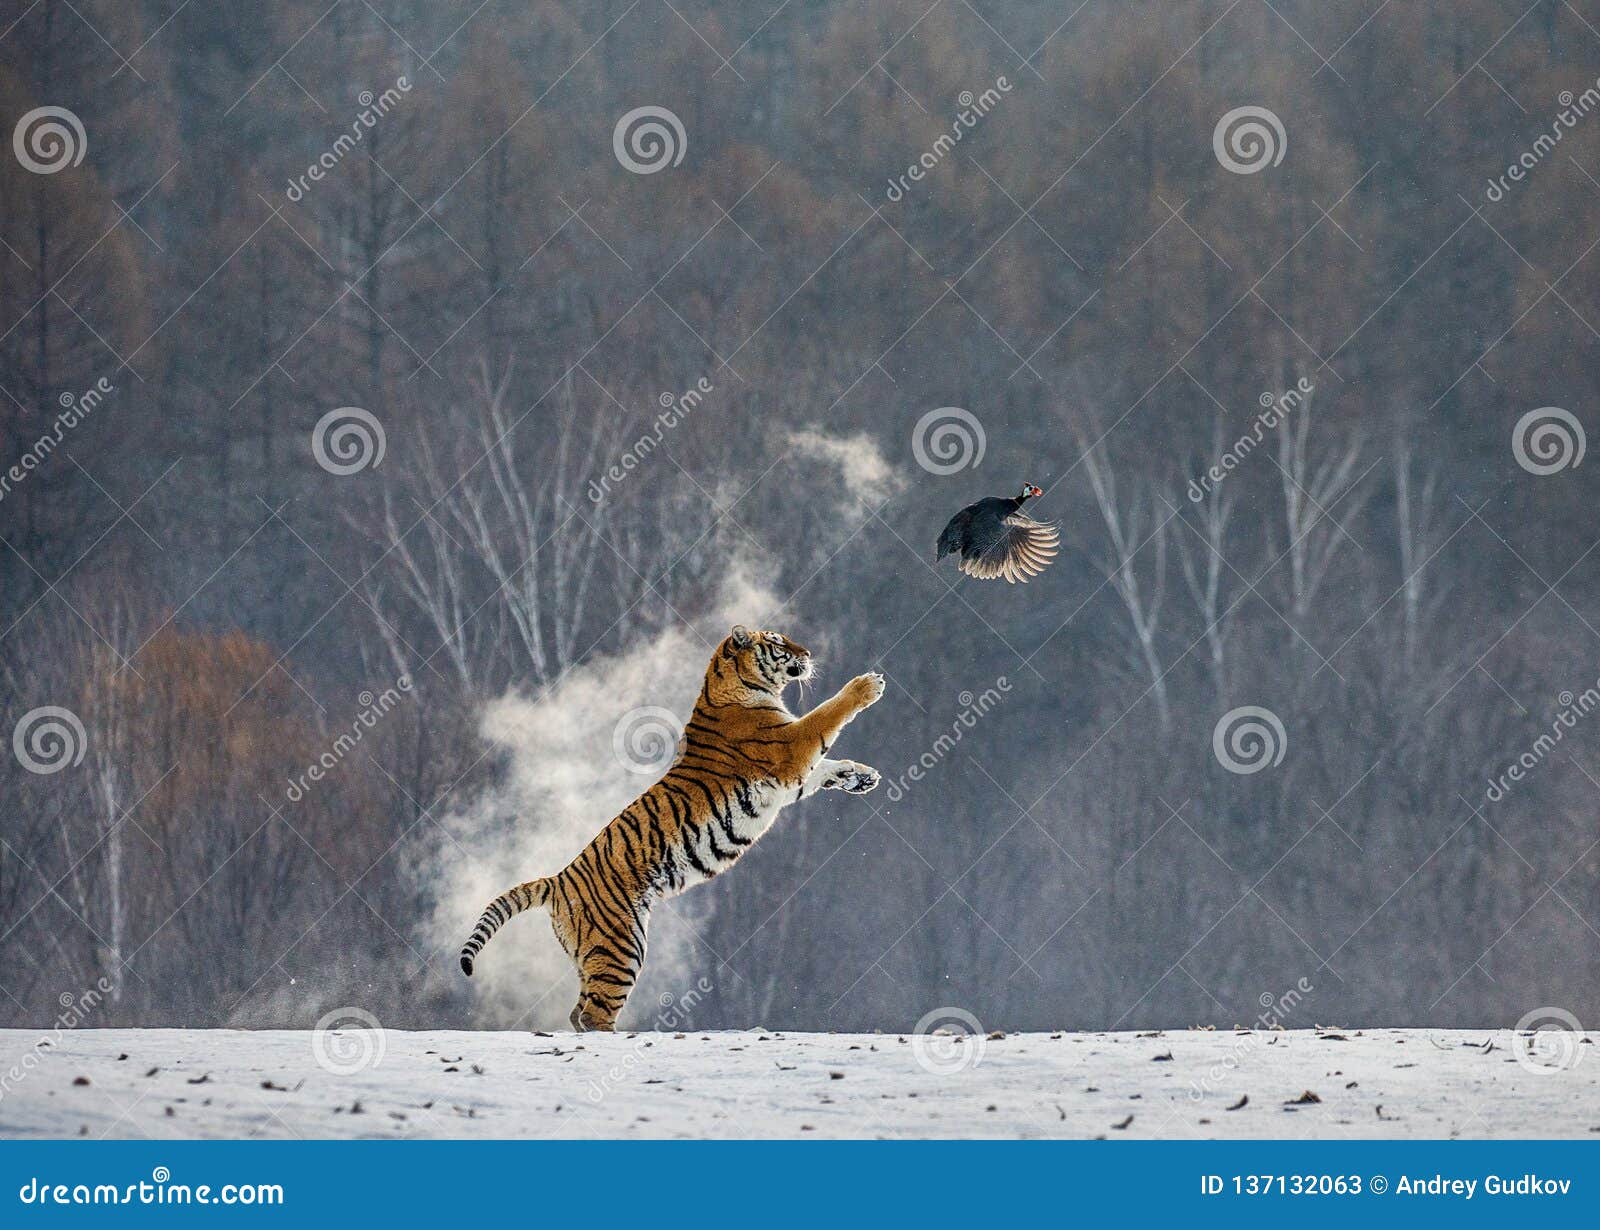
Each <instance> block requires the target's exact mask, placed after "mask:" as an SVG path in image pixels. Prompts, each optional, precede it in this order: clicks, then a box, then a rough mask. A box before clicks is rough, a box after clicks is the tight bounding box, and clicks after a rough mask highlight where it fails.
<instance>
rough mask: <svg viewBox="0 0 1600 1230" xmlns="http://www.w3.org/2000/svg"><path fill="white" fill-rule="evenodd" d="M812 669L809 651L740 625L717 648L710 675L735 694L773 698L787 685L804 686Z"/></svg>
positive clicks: (776, 634)
mask: <svg viewBox="0 0 1600 1230" xmlns="http://www.w3.org/2000/svg"><path fill="white" fill-rule="evenodd" d="M813 669H814V667H813V664H812V659H811V651H810V650H808V649H807V648H806V647H805V646H804V645H798V644H796V643H795V642H794V641H791V640H790V639H789V638H788V637H786V636H784V635H783V633H781V632H760V631H757V632H752V631H751V630H750V629H749V628H746V627H745V626H744V625H743V624H735V625H734V627H733V631H732V632H730V633H728V635H727V636H726V637H725V638H724V639H723V642H722V644H721V645H719V646H717V652H716V655H715V656H714V657H713V658H712V673H713V674H714V675H716V676H718V677H719V678H720V682H721V683H722V685H723V686H724V688H725V689H726V690H727V691H729V692H731V693H736V692H738V691H740V690H741V689H742V690H744V691H747V692H751V693H764V694H766V695H773V696H775V695H777V694H778V693H780V692H782V691H783V689H784V688H786V687H788V686H789V685H790V684H791V683H804V682H805V681H806V680H807V679H810V678H811V674H812V671H813Z"/></svg>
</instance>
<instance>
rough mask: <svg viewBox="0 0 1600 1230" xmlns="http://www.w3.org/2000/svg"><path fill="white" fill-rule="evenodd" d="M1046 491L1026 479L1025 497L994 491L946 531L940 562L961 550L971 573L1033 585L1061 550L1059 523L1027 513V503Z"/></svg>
mask: <svg viewBox="0 0 1600 1230" xmlns="http://www.w3.org/2000/svg"><path fill="white" fill-rule="evenodd" d="M1043 494H1044V492H1043V491H1041V490H1039V488H1037V487H1035V486H1034V485H1033V484H1032V483H1024V484H1023V486H1022V494H1021V495H1016V496H1012V497H1010V498H1007V497H1005V496H999V495H991V496H989V497H988V498H987V499H982V500H979V501H978V502H977V503H976V504H968V505H967V506H966V507H965V508H963V509H962V510H961V511H960V512H958V513H957V514H956V515H955V516H953V517H951V518H950V523H949V524H948V525H946V526H945V527H944V530H943V532H942V533H940V535H939V553H938V554H937V555H935V556H934V557H933V560H934V563H938V562H939V561H940V560H942V559H943V558H944V557H945V556H947V555H950V554H953V553H956V552H959V553H960V555H961V560H960V563H959V565H958V566H959V567H960V569H961V571H962V572H964V573H966V574H967V575H968V576H969V577H977V578H978V579H979V580H980V581H993V580H995V579H996V578H1001V579H1004V580H1005V581H1006V582H1007V583H1008V584H1015V583H1016V582H1018V581H1021V582H1023V584H1027V581H1028V578H1029V577H1034V576H1038V575H1039V573H1041V572H1043V571H1044V569H1045V566H1046V565H1047V564H1049V563H1050V561H1051V560H1053V559H1054V558H1055V557H1056V553H1057V552H1058V551H1059V550H1060V549H1061V534H1060V532H1059V531H1058V530H1057V529H1056V527H1055V526H1053V525H1047V524H1045V523H1044V522H1042V521H1035V520H1034V519H1033V518H1032V517H1029V516H1026V515H1025V514H1024V513H1023V511H1022V506H1023V505H1024V504H1026V503H1027V502H1028V501H1029V500H1033V499H1037V498H1038V497H1039V496H1041V495H1043Z"/></svg>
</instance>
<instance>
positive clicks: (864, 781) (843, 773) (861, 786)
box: [825, 760, 882, 794]
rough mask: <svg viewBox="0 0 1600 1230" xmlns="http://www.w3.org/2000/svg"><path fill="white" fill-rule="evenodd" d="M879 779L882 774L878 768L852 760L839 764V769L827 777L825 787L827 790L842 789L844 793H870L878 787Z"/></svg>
mask: <svg viewBox="0 0 1600 1230" xmlns="http://www.w3.org/2000/svg"><path fill="white" fill-rule="evenodd" d="M881 780H882V775H881V774H880V773H879V772H878V770H876V769H874V768H872V767H871V766H870V765H864V764H857V763H856V762H855V761H853V760H852V761H850V762H848V763H847V764H844V765H841V766H840V768H839V771H838V772H836V773H834V774H832V775H831V776H830V777H829V778H828V780H827V782H826V783H825V787H826V788H827V789H829V790H843V791H844V792H845V793H846V794H870V793H871V792H872V791H874V790H876V789H877V788H878V783H879V782H880V781H881Z"/></svg>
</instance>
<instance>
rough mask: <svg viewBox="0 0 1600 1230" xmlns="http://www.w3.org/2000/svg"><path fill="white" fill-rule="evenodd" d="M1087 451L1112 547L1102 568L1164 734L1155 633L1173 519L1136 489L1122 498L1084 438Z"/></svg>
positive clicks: (1167, 719) (1163, 684)
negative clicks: (1146, 560)
mask: <svg viewBox="0 0 1600 1230" xmlns="http://www.w3.org/2000/svg"><path fill="white" fill-rule="evenodd" d="M1079 446H1080V447H1081V448H1082V449H1083V468H1084V472H1085V473H1087V474H1088V476H1089V485H1090V487H1091V488H1092V489H1093V490H1094V498H1095V503H1096V505H1097V506H1098V507H1099V509H1100V518H1101V520H1102V521H1104V522H1105V527H1106V536H1107V537H1108V538H1109V540H1110V543H1111V558H1110V560H1109V562H1108V563H1105V564H1103V565H1102V567H1103V568H1104V570H1105V572H1106V575H1107V576H1108V577H1109V578H1110V581H1111V587H1112V589H1114V590H1115V591H1116V594H1117V597H1118V598H1120V599H1121V600H1122V608H1123V611H1124V613H1125V614H1126V615H1127V620H1128V631H1129V634H1130V635H1131V637H1132V640H1133V647H1134V651H1135V655H1136V656H1135V665H1136V668H1137V669H1140V670H1142V672H1143V673H1144V674H1145V675H1147V676H1148V677H1149V680H1150V691H1151V693H1152V694H1153V695H1154V696H1155V702H1156V712H1157V713H1158V714H1159V715H1160V717H1161V728H1162V729H1163V730H1169V729H1171V726H1172V706H1171V703H1170V702H1169V700H1168V697H1167V675H1166V671H1165V669H1163V667H1162V664H1161V655H1160V654H1159V652H1157V649H1156V630H1157V628H1159V627H1160V624H1161V604H1162V600H1163V598H1164V597H1165V595H1166V584H1167V535H1166V529H1167V521H1168V520H1170V519H1171V516H1172V514H1170V513H1167V514H1166V515H1165V516H1164V515H1163V512H1164V508H1169V507H1171V506H1170V505H1164V502H1163V501H1162V500H1161V499H1160V498H1159V497H1157V496H1154V495H1152V496H1150V497H1149V498H1148V499H1147V498H1145V497H1144V496H1143V495H1142V494H1141V493H1140V491H1139V490H1138V486H1137V484H1136V485H1135V492H1134V494H1133V495H1132V496H1131V497H1121V496H1119V493H1118V490H1117V475H1116V471H1115V469H1114V468H1113V467H1112V465H1111V464H1110V462H1109V461H1105V462H1102V461H1101V460H1100V459H1099V457H1098V456H1097V455H1096V448H1097V447H1098V446H1096V447H1090V446H1089V445H1088V444H1087V443H1086V442H1085V441H1084V439H1083V437H1082V436H1081V435H1080V436H1079ZM1152 543H1153V544H1154V551H1153V554H1154V556H1155V558H1154V560H1153V561H1152V562H1151V564H1150V566H1149V568H1148V574H1149V577H1148V580H1146V579H1143V578H1141V577H1140V574H1139V567H1138V556H1139V553H1140V552H1141V551H1142V550H1143V549H1144V547H1145V546H1147V545H1150V544H1152Z"/></svg>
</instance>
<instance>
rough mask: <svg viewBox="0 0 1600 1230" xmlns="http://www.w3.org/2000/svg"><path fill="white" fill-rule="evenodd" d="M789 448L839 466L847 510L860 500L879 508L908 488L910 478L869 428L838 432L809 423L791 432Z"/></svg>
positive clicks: (797, 455)
mask: <svg viewBox="0 0 1600 1230" xmlns="http://www.w3.org/2000/svg"><path fill="white" fill-rule="evenodd" d="M787 448H788V451H789V452H790V453H791V454H793V455H794V456H796V457H803V458H806V459H807V460H810V461H820V462H822V463H823V464H825V465H830V466H834V467H836V468H837V469H838V471H839V479H840V481H841V482H842V483H843V484H844V490H845V499H844V500H842V501H841V503H842V504H843V506H844V508H845V510H846V511H847V512H848V511H851V510H852V508H853V505H854V504H855V502H856V501H858V500H859V501H860V502H861V503H863V504H865V505H866V506H867V507H868V508H877V507H879V506H880V505H881V504H882V503H883V502H884V501H885V500H887V499H890V498H891V497H893V496H896V495H899V494H900V492H902V491H904V490H905V487H906V480H905V479H904V478H902V477H901V476H900V474H899V473H897V472H896V471H895V469H894V468H893V467H892V466H891V465H890V464H889V462H888V459H887V458H885V457H884V455H883V452H882V451H881V450H880V449H879V448H878V445H877V442H876V441H874V440H873V438H872V437H871V436H869V435H867V434H866V433H865V432H858V433H857V434H855V435H849V436H836V435H833V434H832V433H830V432H827V431H824V430H822V429H821V428H818V427H807V428H804V429H802V430H800V431H795V432H791V433H790V435H789V439H788V444H787Z"/></svg>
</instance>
